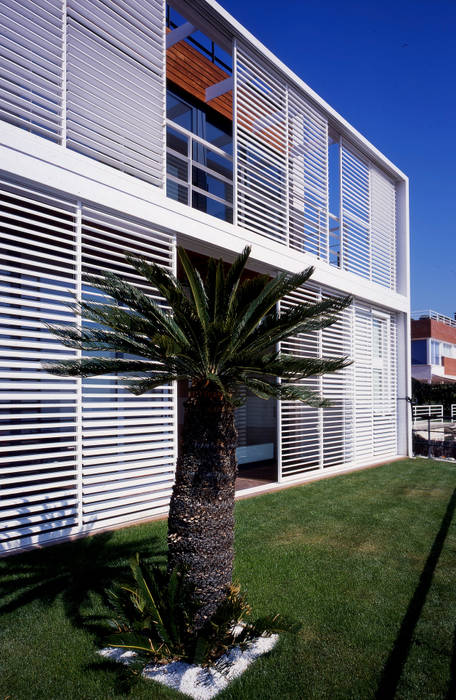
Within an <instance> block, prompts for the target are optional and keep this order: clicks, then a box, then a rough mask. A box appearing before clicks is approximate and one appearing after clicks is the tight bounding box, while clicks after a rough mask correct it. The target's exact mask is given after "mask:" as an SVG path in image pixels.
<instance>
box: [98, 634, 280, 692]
mask: <svg viewBox="0 0 456 700" xmlns="http://www.w3.org/2000/svg"><path fill="white" fill-rule="evenodd" d="M278 638H279V635H277V634H272V635H271V636H270V637H259V638H258V639H256V640H254V641H253V642H250V644H249V645H248V647H247V649H245V650H244V651H242V650H241V649H240V648H239V647H235V648H234V649H232V650H231V651H230V652H228V654H224V656H222V657H221V659H220V662H221V663H223V664H224V665H225V664H226V670H225V671H224V673H220V671H217V670H216V669H215V668H203V667H202V666H196V665H195V664H186V663H184V662H182V661H174V662H173V663H170V664H166V665H160V664H156V665H153V664H149V665H148V666H146V667H145V668H144V671H143V676H144V678H149V679H151V680H153V681H157V683H162V685H167V686H168V687H169V688H173V689H174V690H179V691H180V692H181V693H185V694H186V695H188V696H189V697H191V698H194V700H210V698H214V697H215V696H216V695H217V694H218V693H220V692H221V691H222V690H224V689H225V688H226V687H227V685H229V683H230V682H231V681H232V680H234V679H235V678H238V676H240V675H241V674H242V673H244V671H245V670H246V669H247V668H248V667H249V666H250V664H251V663H253V661H255V659H257V658H258V657H259V656H261V655H262V654H266V653H267V652H268V651H271V649H273V647H274V646H275V645H276V643H277V640H278ZM99 653H100V654H101V655H102V656H104V657H105V658H108V659H112V660H113V661H119V662H120V663H123V664H129V663H130V662H131V661H132V660H133V659H134V657H135V656H136V654H135V652H134V651H125V650H124V649H119V648H117V647H107V648H106V649H102V650H101V651H100V652H99Z"/></svg>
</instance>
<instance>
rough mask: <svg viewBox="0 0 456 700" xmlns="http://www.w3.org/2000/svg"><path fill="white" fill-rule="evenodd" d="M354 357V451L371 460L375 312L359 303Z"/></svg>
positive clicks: (356, 317) (372, 447)
mask: <svg viewBox="0 0 456 700" xmlns="http://www.w3.org/2000/svg"><path fill="white" fill-rule="evenodd" d="M353 361H354V375H355V377H354V378H355V454H356V459H357V460H358V461H366V462H367V461H368V460H369V459H370V458H371V457H372V456H373V452H374V439H373V435H374V433H373V431H374V423H373V398H374V395H373V386H372V384H373V378H372V313H371V309H370V308H369V307H368V306H366V305H364V304H361V303H356V305H355V309H354V339H353Z"/></svg>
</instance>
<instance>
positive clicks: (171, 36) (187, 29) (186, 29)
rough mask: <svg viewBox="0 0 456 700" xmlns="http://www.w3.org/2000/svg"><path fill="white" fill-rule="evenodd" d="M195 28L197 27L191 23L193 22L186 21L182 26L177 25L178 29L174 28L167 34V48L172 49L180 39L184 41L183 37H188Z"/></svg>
mask: <svg viewBox="0 0 456 700" xmlns="http://www.w3.org/2000/svg"><path fill="white" fill-rule="evenodd" d="M195 30H196V27H195V25H193V24H191V22H185V24H181V26H180V27H176V29H173V30H172V31H171V32H168V34H167V35H166V48H167V49H170V48H171V46H174V44H177V43H178V42H179V41H182V39H186V38H187V37H188V36H190V34H193V32H194V31H195Z"/></svg>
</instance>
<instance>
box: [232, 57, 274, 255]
mask: <svg viewBox="0 0 456 700" xmlns="http://www.w3.org/2000/svg"><path fill="white" fill-rule="evenodd" d="M235 81H236V84H235V94H236V115H237V116H236V121H235V148H236V162H237V221H236V223H237V224H239V226H243V227H244V228H247V229H250V230H252V231H256V232H257V233H260V234H262V235H264V236H268V237H269V238H273V239H275V240H279V241H286V239H287V193H286V190H287V185H286V180H287V129H286V121H287V107H286V86H285V83H284V82H283V81H282V80H281V78H280V77H279V76H278V75H277V74H276V73H275V72H274V70H273V69H272V68H271V67H270V66H269V65H267V64H266V63H264V62H263V61H262V60H261V59H260V58H259V57H258V56H256V55H255V56H254V55H252V54H251V53H250V52H249V51H248V50H247V49H246V48H245V47H243V46H242V45H241V44H237V46H236V51H235Z"/></svg>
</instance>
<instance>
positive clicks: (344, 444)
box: [321, 293, 354, 467]
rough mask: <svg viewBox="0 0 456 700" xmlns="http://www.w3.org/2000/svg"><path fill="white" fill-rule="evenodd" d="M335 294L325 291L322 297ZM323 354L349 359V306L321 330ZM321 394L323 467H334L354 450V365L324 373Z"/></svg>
mask: <svg viewBox="0 0 456 700" xmlns="http://www.w3.org/2000/svg"><path fill="white" fill-rule="evenodd" d="M329 296H334V295H332V294H331V295H330V294H327V293H324V294H323V297H324V298H326V297H329ZM321 352H322V357H324V358H326V359H333V358H339V357H348V358H351V354H352V308H349V309H346V310H344V311H343V312H342V313H341V314H339V315H338V317H337V321H336V322H335V323H334V324H333V325H332V326H329V328H324V329H323V330H322V331H321ZM321 384H322V395H323V396H324V397H325V399H329V401H330V402H331V404H330V406H327V407H325V408H324V409H323V410H322V420H323V425H322V431H323V434H322V443H323V450H322V452H323V454H322V458H323V466H324V467H334V466H337V465H341V464H347V463H349V462H351V461H353V459H354V453H353V393H352V385H353V366H350V367H346V368H344V369H343V370H340V371H338V372H333V373H330V374H325V375H323V377H322V379H321Z"/></svg>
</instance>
